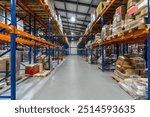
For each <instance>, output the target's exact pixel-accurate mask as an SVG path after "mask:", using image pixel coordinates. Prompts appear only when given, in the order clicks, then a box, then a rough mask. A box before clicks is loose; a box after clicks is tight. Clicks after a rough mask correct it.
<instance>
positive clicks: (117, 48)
mask: <svg viewBox="0 0 150 117" xmlns="http://www.w3.org/2000/svg"><path fill="white" fill-rule="evenodd" d="M116 54H117V59H118V57H119V45H118V44H116Z"/></svg>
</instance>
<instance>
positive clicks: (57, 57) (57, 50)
mask: <svg viewBox="0 0 150 117" xmlns="http://www.w3.org/2000/svg"><path fill="white" fill-rule="evenodd" d="M58 44H60V37H59V36H58ZM57 51H58V57H57V59H58V61H57V62H58V64H59V48H58V49H57Z"/></svg>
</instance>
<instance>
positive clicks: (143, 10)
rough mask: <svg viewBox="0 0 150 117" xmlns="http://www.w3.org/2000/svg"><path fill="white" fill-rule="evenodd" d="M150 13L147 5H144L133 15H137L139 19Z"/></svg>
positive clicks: (136, 17)
mask: <svg viewBox="0 0 150 117" xmlns="http://www.w3.org/2000/svg"><path fill="white" fill-rule="evenodd" d="M147 13H148V8H147V5H145V6H143V7H142V8H140V9H139V10H137V11H136V12H135V13H134V14H133V16H135V19H139V18H141V17H143V16H145V15H147Z"/></svg>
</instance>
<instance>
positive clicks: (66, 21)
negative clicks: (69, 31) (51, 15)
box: [62, 21, 87, 27]
mask: <svg viewBox="0 0 150 117" xmlns="http://www.w3.org/2000/svg"><path fill="white" fill-rule="evenodd" d="M62 22H63V23H68V21H62ZM69 24H74V25H75V24H76V25H79V26H84V27H87V25H85V24H79V23H72V22H69Z"/></svg>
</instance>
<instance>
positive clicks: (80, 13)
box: [56, 8, 90, 16]
mask: <svg viewBox="0 0 150 117" xmlns="http://www.w3.org/2000/svg"><path fill="white" fill-rule="evenodd" d="M56 10H58V11H61V12H68V13H73V14H78V15H84V16H90V14H87V13H82V12H76V11H70V10H65V9H59V8H56Z"/></svg>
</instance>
